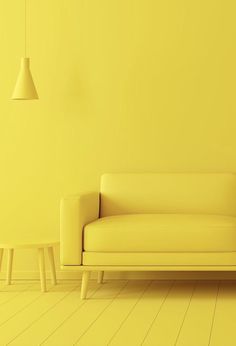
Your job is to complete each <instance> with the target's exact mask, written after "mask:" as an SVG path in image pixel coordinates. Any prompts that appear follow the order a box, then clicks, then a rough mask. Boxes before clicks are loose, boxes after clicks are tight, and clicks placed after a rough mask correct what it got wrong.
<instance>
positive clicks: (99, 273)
mask: <svg viewBox="0 0 236 346" xmlns="http://www.w3.org/2000/svg"><path fill="white" fill-rule="evenodd" d="M103 277H104V271H99V272H98V284H102V283H103Z"/></svg>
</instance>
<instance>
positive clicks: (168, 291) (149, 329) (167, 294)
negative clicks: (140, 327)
mask: <svg viewBox="0 0 236 346" xmlns="http://www.w3.org/2000/svg"><path fill="white" fill-rule="evenodd" d="M175 282H176V280H174V281H173V282H172V283H171V284H170V287H169V289H168V290H167V293H166V295H165V296H164V297H163V300H162V302H161V305H160V307H159V309H158V311H157V313H156V315H155V317H154V319H153V321H152V323H151V324H150V327H149V328H148V330H147V333H146V335H145V337H144V338H143V340H142V342H141V344H140V346H142V345H143V344H144V342H145V340H146V338H147V336H148V334H149V333H150V331H151V329H152V326H153V324H154V323H155V321H156V319H157V316H158V315H159V313H160V311H161V309H162V307H163V305H164V303H165V301H166V299H167V298H168V296H169V294H170V292H171V290H172V288H173V286H174V284H175Z"/></svg>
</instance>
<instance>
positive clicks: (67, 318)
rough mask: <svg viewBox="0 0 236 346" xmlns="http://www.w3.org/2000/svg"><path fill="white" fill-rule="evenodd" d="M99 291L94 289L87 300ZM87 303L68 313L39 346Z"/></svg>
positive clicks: (99, 287)
mask: <svg viewBox="0 0 236 346" xmlns="http://www.w3.org/2000/svg"><path fill="white" fill-rule="evenodd" d="M100 289H101V286H98V287H97V288H95V290H94V291H93V292H92V293H91V294H90V295H89V297H88V298H92V297H93V296H94V294H95V293H96V292H97V291H99V290H100ZM86 303H87V300H85V301H84V302H83V303H82V304H81V305H79V306H78V307H77V308H76V309H75V310H74V311H73V312H72V313H70V314H69V315H68V316H67V317H66V318H65V319H64V321H63V322H61V323H60V324H59V326H57V328H55V329H54V330H53V332H52V333H50V334H49V335H48V336H47V337H46V338H45V339H44V340H43V341H42V342H41V343H40V344H39V346H41V345H43V344H44V343H45V342H46V341H47V340H48V339H49V338H50V337H51V336H52V335H53V334H55V333H56V331H57V330H58V329H59V328H60V327H61V326H62V325H63V324H64V323H65V322H66V321H68V320H69V319H70V318H71V317H72V316H73V315H74V314H75V313H76V312H77V311H79V310H80V309H81V308H82V307H83V306H84V305H85V304H86Z"/></svg>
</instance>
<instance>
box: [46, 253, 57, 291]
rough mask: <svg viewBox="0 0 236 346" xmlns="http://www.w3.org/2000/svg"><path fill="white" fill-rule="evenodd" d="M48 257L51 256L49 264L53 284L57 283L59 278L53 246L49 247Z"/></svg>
mask: <svg viewBox="0 0 236 346" xmlns="http://www.w3.org/2000/svg"><path fill="white" fill-rule="evenodd" d="M48 258H49V264H50V268H51V273H52V284H53V285H56V284H57V279H56V269H55V262H54V255H53V247H49V248H48Z"/></svg>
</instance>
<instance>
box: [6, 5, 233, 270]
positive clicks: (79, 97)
mask: <svg viewBox="0 0 236 346" xmlns="http://www.w3.org/2000/svg"><path fill="white" fill-rule="evenodd" d="M29 3H30V5H29V7H30V8H29V11H30V17H29V18H28V19H29V20H28V24H29V26H30V32H29V55H30V56H31V58H32V63H31V65H32V72H33V76H34V79H35V83H36V85H37V88H38V93H39V96H40V100H39V101H11V100H10V95H11V92H12V91H13V87H14V83H15V81H16V77H17V73H18V69H19V62H20V57H21V56H22V55H23V50H24V41H23V37H24V30H23V29H24V28H23V23H24V8H23V4H24V1H23V0H14V1H3V0H1V4H0V42H1V57H0V61H1V63H0V160H1V170H0V206H1V212H0V227H1V228H0V233H1V232H12V233H13V234H14V233H19V232H21V231H22V230H27V231H29V232H38V233H39V232H40V233H41V232H48V233H50V234H52V235H55V236H57V235H58V232H59V218H58V216H59V209H58V207H59V199H60V197H61V196H62V195H65V194H68V193H74V192H77V191H81V190H87V189H89V190H93V189H98V184H99V177H100V175H101V174H102V173H103V172H108V171H109V172H117V171H124V172H128V171H132V172H136V171H137V172H141V171H142V172H143V171H151V172H152V171H235V169H236V136H235V132H236V98H235V95H236V22H235V12H236V3H235V1H233V0H198V1H187V0H166V1H159V0H133V1H132V0H50V1H48V0H29ZM17 256H18V257H17V258H18V260H17V264H16V267H15V268H16V270H22V271H25V270H29V271H30V270H34V269H35V268H36V259H35V261H32V262H31V261H29V258H31V256H28V255H27V253H26V252H21V254H19V255H18V254H17Z"/></svg>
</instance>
